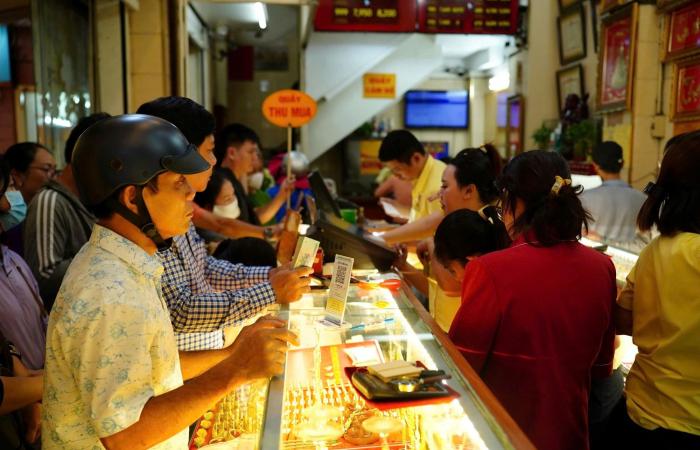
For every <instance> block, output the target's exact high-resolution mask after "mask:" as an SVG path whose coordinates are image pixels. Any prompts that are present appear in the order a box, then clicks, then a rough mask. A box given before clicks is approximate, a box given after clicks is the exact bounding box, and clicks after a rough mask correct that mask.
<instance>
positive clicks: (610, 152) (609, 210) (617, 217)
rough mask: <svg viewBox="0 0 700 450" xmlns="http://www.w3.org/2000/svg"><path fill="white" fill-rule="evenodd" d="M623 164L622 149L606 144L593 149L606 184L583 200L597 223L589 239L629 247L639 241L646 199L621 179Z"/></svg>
mask: <svg viewBox="0 0 700 450" xmlns="http://www.w3.org/2000/svg"><path fill="white" fill-rule="evenodd" d="M623 164H624V160H623V158H622V147H620V145H619V144H617V143H616V142H613V141H606V142H603V143H601V144H599V145H598V146H597V147H596V148H595V149H593V165H594V166H595V169H596V171H597V172H598V175H599V176H600V178H601V179H602V180H603V184H602V185H601V186H599V187H597V188H595V189H591V190H590V191H585V192H584V193H583V195H582V196H581V201H582V202H583V206H584V207H585V208H586V209H587V210H588V211H589V212H590V213H591V215H592V216H593V219H594V222H593V225H592V226H591V227H590V230H589V235H591V237H595V238H599V239H601V240H603V241H605V242H608V243H613V244H614V243H630V242H633V241H635V239H637V214H639V209H640V208H641V207H642V203H644V200H646V196H645V195H644V194H642V193H641V192H639V191H637V190H636V189H634V188H632V187H631V186H630V185H629V184H627V183H626V182H625V181H623V180H622V179H621V178H620V171H621V170H622V166H623Z"/></svg>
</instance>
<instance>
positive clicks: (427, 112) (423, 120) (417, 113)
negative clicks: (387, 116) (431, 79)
mask: <svg viewBox="0 0 700 450" xmlns="http://www.w3.org/2000/svg"><path fill="white" fill-rule="evenodd" d="M404 105H405V107H404V125H405V126H406V128H467V127H468V126H469V92H468V91H466V90H465V91H408V92H406V95H405V96H404Z"/></svg>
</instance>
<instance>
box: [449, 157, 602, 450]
mask: <svg viewBox="0 0 700 450" xmlns="http://www.w3.org/2000/svg"><path fill="white" fill-rule="evenodd" d="M570 176H571V175H570V172H569V168H568V165H567V163H566V161H564V159H563V158H562V157H561V156H560V155H559V154H557V153H551V152H545V151H540V150H537V151H532V152H527V153H523V154H521V155H519V156H517V157H515V158H514V159H513V160H512V161H511V162H510V163H509V164H508V166H506V168H505V169H504V172H503V176H502V179H501V183H500V185H501V188H502V201H503V217H504V223H505V225H506V228H507V229H508V233H509V234H510V236H511V237H512V238H513V244H512V245H511V247H509V248H508V249H505V250H501V251H497V252H493V253H489V254H487V255H484V256H481V257H478V258H476V259H473V260H471V261H469V263H468V264H467V266H466V273H465V276H464V283H463V286H462V305H461V307H460V309H459V311H458V312H457V316H456V317H455V320H454V322H453V323H452V327H451V328H450V333H449V334H450V338H451V339H452V340H453V342H454V343H455V345H457V347H458V348H459V349H460V350H461V352H462V354H463V355H464V356H465V358H466V359H467V360H468V361H469V362H470V363H471V365H472V367H473V368H474V370H476V371H477V372H478V373H479V375H480V376H481V378H482V379H483V380H484V381H485V382H486V384H487V385H488V386H489V387H490V388H491V390H492V391H493V393H494V394H495V395H496V397H498V399H499V400H500V401H501V403H502V404H503V406H504V407H505V408H506V409H507V410H508V412H509V413H510V414H511V416H512V417H513V418H514V419H515V420H516V421H517V422H518V424H519V425H520V427H521V428H522V429H523V431H524V432H525V433H526V434H527V435H528V437H529V438H530V439H531V441H532V442H533V444H534V445H535V446H536V447H537V448H538V449H543V450H547V449H586V448H588V427H587V413H588V394H589V390H590V385H591V378H592V377H600V376H602V377H604V376H607V375H609V373H610V370H611V366H612V357H613V352H614V330H613V324H612V320H611V315H612V307H613V304H614V302H615V294H616V285H615V269H614V267H613V264H612V262H611V261H610V260H609V259H608V258H607V257H606V256H604V255H602V254H600V253H598V252H596V251H594V250H591V249H589V248H587V247H584V246H583V245H581V244H579V243H578V241H577V238H578V237H579V236H580V234H581V230H582V228H583V227H587V225H588V220H589V219H590V217H589V215H588V214H587V213H586V211H585V210H584V209H583V207H582V206H581V202H580V200H579V197H578V196H579V193H580V191H581V188H580V187H574V186H572V185H571V180H570Z"/></svg>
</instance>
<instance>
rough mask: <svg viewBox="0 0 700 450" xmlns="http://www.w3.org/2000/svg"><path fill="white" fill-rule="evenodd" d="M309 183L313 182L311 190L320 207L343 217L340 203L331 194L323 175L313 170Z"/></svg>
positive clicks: (326, 211) (324, 210)
mask: <svg viewBox="0 0 700 450" xmlns="http://www.w3.org/2000/svg"><path fill="white" fill-rule="evenodd" d="M309 184H311V190H312V191H313V192H314V197H316V206H317V207H318V209H319V210H321V211H323V212H325V213H327V214H330V215H333V216H335V217H342V216H341V215H340V208H339V207H338V204H337V203H336V201H335V200H333V196H331V193H330V192H329V191H328V188H327V187H326V183H325V182H324V181H323V177H322V176H321V174H320V173H318V171H316V170H314V171H313V172H311V174H310V175H309Z"/></svg>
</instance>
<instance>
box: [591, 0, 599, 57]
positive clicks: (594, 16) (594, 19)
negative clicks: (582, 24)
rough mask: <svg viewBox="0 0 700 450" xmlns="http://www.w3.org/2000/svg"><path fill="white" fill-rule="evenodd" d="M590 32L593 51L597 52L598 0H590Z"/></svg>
mask: <svg viewBox="0 0 700 450" xmlns="http://www.w3.org/2000/svg"><path fill="white" fill-rule="evenodd" d="M590 7H591V32H592V33H593V51H594V52H595V53H598V0H591V2H590Z"/></svg>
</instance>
